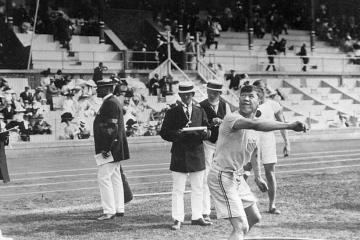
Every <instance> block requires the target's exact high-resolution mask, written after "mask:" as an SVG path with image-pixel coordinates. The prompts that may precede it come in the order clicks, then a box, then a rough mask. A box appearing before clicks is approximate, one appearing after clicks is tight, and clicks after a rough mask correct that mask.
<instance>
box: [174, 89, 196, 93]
mask: <svg viewBox="0 0 360 240" xmlns="http://www.w3.org/2000/svg"><path fill="white" fill-rule="evenodd" d="M178 93H195V90H194V89H192V90H186V91H180V90H179V91H178Z"/></svg>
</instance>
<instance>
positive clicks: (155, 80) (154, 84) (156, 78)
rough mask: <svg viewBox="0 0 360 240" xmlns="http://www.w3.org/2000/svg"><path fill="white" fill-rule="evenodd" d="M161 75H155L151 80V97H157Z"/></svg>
mask: <svg viewBox="0 0 360 240" xmlns="http://www.w3.org/2000/svg"><path fill="white" fill-rule="evenodd" d="M159 81H160V79H159V74H157V73H155V74H154V77H153V78H151V79H150V81H149V91H150V95H152V96H156V95H157V90H158V88H159Z"/></svg>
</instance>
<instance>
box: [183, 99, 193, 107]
mask: <svg viewBox="0 0 360 240" xmlns="http://www.w3.org/2000/svg"><path fill="white" fill-rule="evenodd" d="M192 104H193V101H191V102H190V104H189V105H186V104H185V103H184V102H183V101H181V105H182V106H183V107H185V108H188V107H191V106H192Z"/></svg>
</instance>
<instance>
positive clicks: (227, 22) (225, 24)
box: [220, 7, 233, 31]
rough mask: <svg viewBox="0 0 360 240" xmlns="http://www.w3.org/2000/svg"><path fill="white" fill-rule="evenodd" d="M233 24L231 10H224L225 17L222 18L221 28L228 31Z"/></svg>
mask: <svg viewBox="0 0 360 240" xmlns="http://www.w3.org/2000/svg"><path fill="white" fill-rule="evenodd" d="M232 22H233V14H232V11H231V9H230V8H228V7H226V8H225V9H224V12H223V15H222V17H221V21H220V23H221V27H222V30H223V31H227V30H229V29H230V27H231V25H232Z"/></svg>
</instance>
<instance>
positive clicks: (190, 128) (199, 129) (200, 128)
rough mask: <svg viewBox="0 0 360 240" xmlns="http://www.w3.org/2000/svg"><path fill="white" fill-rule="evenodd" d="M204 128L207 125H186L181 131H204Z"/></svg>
mask: <svg viewBox="0 0 360 240" xmlns="http://www.w3.org/2000/svg"><path fill="white" fill-rule="evenodd" d="M206 129H207V127H204V126H201V127H186V128H183V129H182V131H183V132H191V131H204V130H206Z"/></svg>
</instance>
